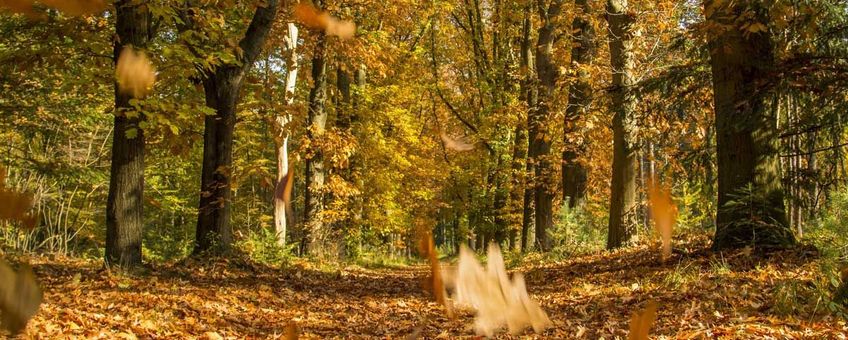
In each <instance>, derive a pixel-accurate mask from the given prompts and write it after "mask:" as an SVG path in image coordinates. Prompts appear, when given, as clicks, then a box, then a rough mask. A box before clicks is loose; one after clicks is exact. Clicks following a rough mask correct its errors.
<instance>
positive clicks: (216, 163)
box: [194, 0, 279, 254]
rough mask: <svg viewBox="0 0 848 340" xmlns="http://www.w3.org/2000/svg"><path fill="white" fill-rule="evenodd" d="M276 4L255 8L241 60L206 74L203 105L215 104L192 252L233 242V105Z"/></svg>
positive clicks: (217, 249) (205, 142) (271, 0)
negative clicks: (231, 224) (204, 103)
mask: <svg viewBox="0 0 848 340" xmlns="http://www.w3.org/2000/svg"><path fill="white" fill-rule="evenodd" d="M278 4H279V3H278V1H277V0H268V1H267V3H266V6H265V7H258V8H257V9H256V13H255V14H254V16H253V19H252V20H251V22H250V26H248V28H247V32H246V33H245V35H244V37H243V38H242V39H241V41H240V42H239V47H240V48H241V50H242V54H241V55H242V58H241V60H240V61H241V63H239V64H225V65H221V66H218V67H217V68H216V69H215V70H212V71H209V72H207V73H206V74H205V75H204V79H203V88H204V92H205V94H206V106H208V107H209V108H212V109H214V110H215V113H216V115H215V116H208V117H206V120H205V123H204V134H203V169H202V172H201V182H200V185H201V186H200V190H201V194H200V206H199V209H198V217H197V230H196V235H195V237H196V239H195V246H194V253H195V254H199V253H205V252H211V253H215V254H222V253H224V252H227V251H228V250H229V249H230V247H231V246H232V241H233V236H232V234H233V232H232V227H231V226H230V206H231V203H232V202H231V198H232V188H231V181H230V176H231V173H230V172H231V171H232V164H233V131H234V129H235V123H236V105H237V103H238V97H239V91H240V90H241V85H242V80H243V78H244V75H245V73H247V70H248V68H250V66H251V65H253V62H254V61H255V60H256V57H257V56H258V55H259V52H260V51H261V50H262V46H263V45H264V44H265V39H266V37H267V36H268V32H269V31H270V30H271V25H272V24H273V21H274V18H275V17H276V14H277V8H278Z"/></svg>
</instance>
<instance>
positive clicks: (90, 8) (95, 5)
mask: <svg viewBox="0 0 848 340" xmlns="http://www.w3.org/2000/svg"><path fill="white" fill-rule="evenodd" d="M40 2H41V3H43V4H45V5H47V6H49V7H52V8H55V9H58V10H60V11H62V12H64V13H67V14H70V15H86V14H96V13H100V12H103V11H104V10H106V6H107V5H106V1H105V0H40Z"/></svg>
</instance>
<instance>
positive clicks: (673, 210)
mask: <svg viewBox="0 0 848 340" xmlns="http://www.w3.org/2000/svg"><path fill="white" fill-rule="evenodd" d="M648 200H649V201H650V202H651V216H653V219H654V224H655V225H656V228H657V232H659V234H660V236H661V237H662V258H663V261H665V260H667V259H668V258H669V257H671V234H672V232H673V231H674V225H675V224H676V223H677V205H675V204H674V201H673V200H672V199H671V192H670V190H668V189H665V188H663V187H662V186H661V185H660V184H658V182H657V181H656V180H651V183H650V186H649V189H648Z"/></svg>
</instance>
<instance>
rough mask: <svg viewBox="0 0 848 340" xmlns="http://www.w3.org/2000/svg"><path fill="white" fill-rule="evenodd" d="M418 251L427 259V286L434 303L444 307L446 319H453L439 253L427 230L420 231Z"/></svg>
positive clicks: (431, 235)
mask: <svg viewBox="0 0 848 340" xmlns="http://www.w3.org/2000/svg"><path fill="white" fill-rule="evenodd" d="M419 232H420V234H421V237H420V244H419V250H420V251H421V254H422V255H423V256H425V257H427V260H428V262H429V264H430V278H429V279H430V280H429V284H428V286H429V287H430V288H431V289H432V290H433V296H435V297H436V301H437V302H438V303H440V304H441V305H443V306H445V311H446V313H447V315H448V317H450V318H453V307H452V306H451V304H450V301H448V299H447V298H446V295H447V293H446V291H445V284H444V281H443V279H442V270H441V265H440V263H439V253H438V252H437V251H436V245H435V242H434V241H433V233H431V232H430V231H429V230H424V229H422V230H420V231H419Z"/></svg>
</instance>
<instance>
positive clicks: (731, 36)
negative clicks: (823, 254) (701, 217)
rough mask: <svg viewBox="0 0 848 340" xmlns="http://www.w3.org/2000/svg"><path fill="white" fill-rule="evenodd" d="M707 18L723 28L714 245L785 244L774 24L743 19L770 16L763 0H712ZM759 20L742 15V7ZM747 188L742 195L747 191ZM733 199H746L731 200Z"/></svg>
mask: <svg viewBox="0 0 848 340" xmlns="http://www.w3.org/2000/svg"><path fill="white" fill-rule="evenodd" d="M704 6H705V12H706V13H707V21H708V22H712V23H713V24H716V25H717V26H718V27H726V29H724V30H723V31H722V32H720V33H717V34H716V35H714V36H711V37H710V62H711V66H712V76H713V92H714V97H715V98H714V100H715V115H716V118H715V119H716V148H717V158H718V212H717V217H716V233H715V238H714V240H713V248H714V249H725V248H741V247H746V246H764V247H785V246H789V245H792V244H794V243H795V237H794V235H793V234H792V231H791V230H790V229H789V226H788V221H787V218H786V210H785V206H784V201H783V199H784V193H783V188H782V186H781V177H780V169H779V164H780V163H779V160H778V154H777V138H776V132H777V131H776V125H775V124H776V117H775V116H774V111H773V110H769V109H768V107H767V104H766V100H765V98H766V92H767V91H764V89H763V87H764V85H765V84H766V82H767V79H766V77H767V75H768V74H769V72H770V71H771V69H772V68H773V67H774V56H773V51H772V42H771V37H770V36H769V33H768V30H765V31H760V32H750V31H747V32H743V28H742V27H740V25H742V24H744V23H749V22H752V21H751V20H753V21H757V22H759V23H766V24H767V23H768V21H767V18H766V13H765V12H766V9H765V8H763V7H762V6H760V5H759V2H756V1H752V2H744V3H740V2H721V3H719V2H714V1H711V0H709V1H706V2H705V3H704ZM743 13H744V14H745V15H751V14H753V16H754V17H753V18H752V19H751V20H748V19H746V20H744V22H741V21H740V20H739V17H740V16H741V15H742V14H743ZM740 195H741V196H740ZM731 201H736V202H738V203H743V204H742V206H741V207H740V206H739V205H733V204H728V203H729V202H731Z"/></svg>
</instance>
